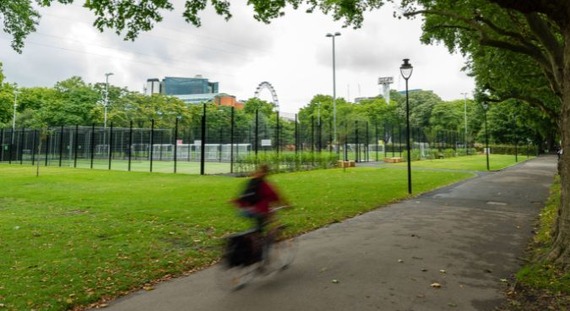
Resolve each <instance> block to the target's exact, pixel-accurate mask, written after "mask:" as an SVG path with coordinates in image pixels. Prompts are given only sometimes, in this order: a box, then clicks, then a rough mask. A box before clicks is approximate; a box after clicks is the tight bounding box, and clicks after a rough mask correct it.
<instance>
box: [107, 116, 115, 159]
mask: <svg viewBox="0 0 570 311" xmlns="http://www.w3.org/2000/svg"><path fill="white" fill-rule="evenodd" d="M113 138H114V137H113V122H111V127H110V128H109V149H108V150H109V170H111V162H112V159H113Z"/></svg>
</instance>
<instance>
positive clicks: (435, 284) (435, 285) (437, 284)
mask: <svg viewBox="0 0 570 311" xmlns="http://www.w3.org/2000/svg"><path fill="white" fill-rule="evenodd" d="M430 286H431V287H433V288H441V284H439V283H437V282H434V283H431V285H430Z"/></svg>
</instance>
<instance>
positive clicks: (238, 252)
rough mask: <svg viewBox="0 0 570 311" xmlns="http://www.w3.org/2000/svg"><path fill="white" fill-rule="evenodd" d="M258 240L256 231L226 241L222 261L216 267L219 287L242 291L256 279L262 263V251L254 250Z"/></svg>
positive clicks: (236, 235) (240, 234) (237, 235)
mask: <svg viewBox="0 0 570 311" xmlns="http://www.w3.org/2000/svg"><path fill="white" fill-rule="evenodd" d="M258 240H259V237H258V233H257V232H256V231H247V232H243V233H239V234H235V235H232V236H230V237H228V238H227V239H226V240H225V242H224V246H223V256H222V260H221V261H220V262H219V263H218V265H217V267H216V269H217V271H216V274H217V276H216V278H217V281H218V285H220V286H221V287H222V288H223V289H228V290H237V289H240V288H242V287H244V286H245V285H246V284H247V283H248V282H249V281H250V280H251V279H252V278H253V277H254V275H255V273H256V270H257V268H258V266H259V262H260V261H261V250H260V249H259V247H258V249H259V250H258V251H256V248H254V247H255V246H256V245H257V244H256V241H258Z"/></svg>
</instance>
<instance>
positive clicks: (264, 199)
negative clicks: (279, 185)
mask: <svg viewBox="0 0 570 311" xmlns="http://www.w3.org/2000/svg"><path fill="white" fill-rule="evenodd" d="M268 173H269V166H268V165H267V164H262V165H260V166H259V167H258V168H257V170H256V171H255V172H254V173H253V175H252V176H251V178H250V179H249V180H248V183H247V185H246V189H245V191H243V193H242V194H241V195H240V196H239V197H238V198H236V199H235V200H234V203H235V204H237V206H238V207H240V209H241V215H242V216H244V217H247V218H250V219H253V220H255V222H256V229H257V230H259V231H261V232H263V231H264V230H265V227H266V225H267V224H268V223H269V222H270V221H271V217H272V213H271V206H272V205H273V204H276V203H281V204H282V205H288V204H287V201H286V200H285V199H284V198H283V197H282V196H281V195H280V194H279V193H278V191H277V189H276V188H275V187H274V186H273V185H272V184H271V183H269V182H268V181H267V179H266V177H267V174H268Z"/></svg>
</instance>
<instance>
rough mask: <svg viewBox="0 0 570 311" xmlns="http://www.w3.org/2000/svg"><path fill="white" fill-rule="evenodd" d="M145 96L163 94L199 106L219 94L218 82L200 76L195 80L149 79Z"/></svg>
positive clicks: (181, 78) (179, 78)
mask: <svg viewBox="0 0 570 311" xmlns="http://www.w3.org/2000/svg"><path fill="white" fill-rule="evenodd" d="M145 94H147V95H152V94H163V95H170V96H175V97H178V98H180V99H181V100H183V101H184V102H186V103H190V104H199V103H202V102H205V101H211V100H213V99H214V98H215V97H216V96H217V95H218V94H219V85H218V82H210V81H209V80H208V79H206V78H203V77H202V76H200V75H198V76H196V77H194V78H183V77H165V78H164V79H163V80H162V81H160V80H159V79H156V78H155V79H147V86H146V89H145Z"/></svg>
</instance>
